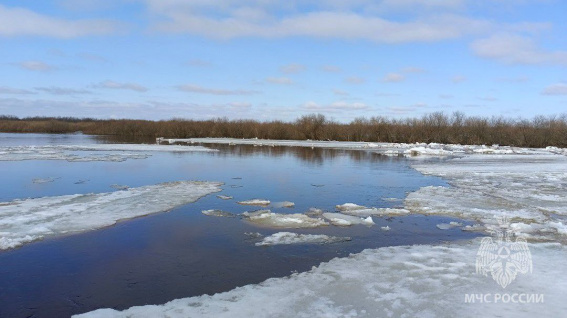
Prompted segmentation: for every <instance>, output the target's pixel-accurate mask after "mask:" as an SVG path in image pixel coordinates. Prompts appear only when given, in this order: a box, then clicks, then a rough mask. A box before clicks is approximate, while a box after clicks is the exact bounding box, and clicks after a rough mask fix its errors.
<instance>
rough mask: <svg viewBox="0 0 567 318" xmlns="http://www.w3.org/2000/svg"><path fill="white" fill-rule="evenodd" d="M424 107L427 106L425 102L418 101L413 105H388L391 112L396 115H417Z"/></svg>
mask: <svg viewBox="0 0 567 318" xmlns="http://www.w3.org/2000/svg"><path fill="white" fill-rule="evenodd" d="M423 108H427V104H425V103H417V104H414V105H411V106H392V107H387V108H386V109H387V110H388V112H389V113H391V114H394V115H412V116H413V115H415V114H416V113H418V112H420V111H421V110H422V109H423Z"/></svg>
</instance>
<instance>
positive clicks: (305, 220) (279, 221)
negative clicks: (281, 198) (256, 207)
mask: <svg viewBox="0 0 567 318" xmlns="http://www.w3.org/2000/svg"><path fill="white" fill-rule="evenodd" d="M242 215H243V216H244V217H246V219H247V220H248V221H249V222H251V223H253V224H256V225H260V226H266V227H272V228H314V227H320V226H326V225H329V223H327V222H326V221H325V220H323V219H321V218H314V217H309V216H307V215H305V214H300V213H293V214H283V213H274V212H272V211H270V210H260V211H254V212H244V213H242Z"/></svg>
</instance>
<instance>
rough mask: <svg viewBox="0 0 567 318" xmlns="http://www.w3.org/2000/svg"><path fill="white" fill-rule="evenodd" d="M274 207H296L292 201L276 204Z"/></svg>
mask: <svg viewBox="0 0 567 318" xmlns="http://www.w3.org/2000/svg"><path fill="white" fill-rule="evenodd" d="M272 206H273V207H274V208H293V207H294V206H295V203H293V202H290V201H283V202H274V203H272Z"/></svg>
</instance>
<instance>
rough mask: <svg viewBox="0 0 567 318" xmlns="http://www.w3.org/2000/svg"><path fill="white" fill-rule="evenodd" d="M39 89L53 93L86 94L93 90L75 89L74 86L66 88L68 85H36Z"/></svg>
mask: <svg viewBox="0 0 567 318" xmlns="http://www.w3.org/2000/svg"><path fill="white" fill-rule="evenodd" d="M35 89H36V90H38V91H42V92H46V93H49V94H53V95H84V94H92V92H91V91H88V90H86V89H74V88H66V87H53V86H52V87H36V88H35Z"/></svg>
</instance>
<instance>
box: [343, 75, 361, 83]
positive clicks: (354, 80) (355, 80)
mask: <svg viewBox="0 0 567 318" xmlns="http://www.w3.org/2000/svg"><path fill="white" fill-rule="evenodd" d="M345 82H347V83H349V84H362V83H364V82H366V79H364V78H362V77H358V76H350V77H347V78H345Z"/></svg>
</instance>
